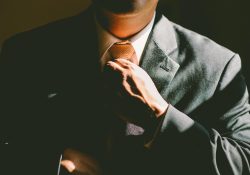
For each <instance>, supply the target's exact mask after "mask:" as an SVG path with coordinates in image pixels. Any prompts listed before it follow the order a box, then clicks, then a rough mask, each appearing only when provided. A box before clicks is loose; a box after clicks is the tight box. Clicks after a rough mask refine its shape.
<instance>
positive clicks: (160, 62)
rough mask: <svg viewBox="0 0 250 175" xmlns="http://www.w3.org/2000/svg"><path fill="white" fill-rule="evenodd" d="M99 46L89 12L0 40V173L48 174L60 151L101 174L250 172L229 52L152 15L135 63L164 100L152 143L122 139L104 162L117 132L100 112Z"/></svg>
mask: <svg viewBox="0 0 250 175" xmlns="http://www.w3.org/2000/svg"><path fill="white" fill-rule="evenodd" d="M97 46H98V44H97V36H96V30H95V22H94V18H93V14H92V9H91V8H90V9H89V10H87V11H86V12H84V13H82V14H80V15H78V16H74V17H71V18H68V19H64V20H61V21H58V22H54V23H51V24H48V25H46V26H43V27H40V28H38V29H34V30H32V31H28V32H25V33H22V34H18V35H16V36H14V37H12V38H11V39H9V40H8V41H7V42H6V43H5V44H4V46H3V48H2V51H1V60H0V81H1V87H0V90H1V91H0V102H1V106H0V107H1V111H0V112H1V121H2V122H1V123H0V126H1V127H0V131H1V132H0V137H1V139H3V140H5V141H7V142H8V143H9V144H8V145H4V144H2V143H1V144H2V145H1V154H2V155H4V156H0V157H1V158H0V159H1V161H3V162H4V167H5V168H6V167H7V168H6V169H8V173H6V174H14V172H19V174H23V173H25V174H29V172H30V174H34V173H32V171H33V170H34V171H36V172H37V170H38V169H39V170H38V172H37V173H38V174H39V173H40V174H44V173H46V174H55V172H56V167H55V165H56V164H57V161H58V158H59V155H60V153H61V151H62V150H63V148H65V147H75V148H78V149H80V150H83V151H84V152H87V153H89V154H91V155H93V157H96V158H97V159H98V160H100V162H102V164H103V167H104V169H105V171H107V172H108V173H107V174H109V173H110V174H112V173H113V174H173V175H178V174H209V175H213V174H218V175H219V174H220V175H230V174H234V175H239V174H250V166H249V163H250V150H249V149H250V115H249V109H250V107H249V104H248V98H249V97H248V91H247V87H246V84H245V82H244V78H243V77H242V74H241V62H240V57H239V56H238V55H237V54H235V53H233V52H231V51H229V50H228V49H226V48H223V47H222V46H220V45H218V44H216V43H215V42H213V41H211V40H210V39H208V38H206V37H204V36H201V35H199V34H197V33H194V32H192V31H189V30H187V29H185V28H183V27H181V26H179V25H177V24H174V23H172V22H170V21H169V20H168V19H167V18H165V17H164V16H162V15H161V14H160V13H157V14H156V19H155V24H154V27H153V30H152V32H151V34H150V36H149V39H148V41H147V44H146V48H145V50H144V53H143V55H142V60H141V62H140V67H142V68H143V69H144V70H145V71H146V72H147V73H148V74H149V75H150V77H151V78H152V80H153V81H154V83H155V85H156V87H157V89H158V90H159V92H160V93H161V95H162V97H163V98H164V99H165V100H166V101H167V102H169V103H170V104H171V105H170V107H169V109H168V111H167V114H166V116H165V118H164V121H163V124H162V126H161V128H160V132H159V133H158V135H157V136H156V139H155V140H154V142H153V144H152V147H151V148H150V149H145V148H144V147H143V144H142V145H140V142H139V141H138V144H137V140H142V142H143V137H141V136H134V137H131V138H130V139H128V141H124V140H126V139H127V138H126V137H124V140H123V139H121V140H119V141H118V142H119V144H120V145H123V146H118V147H116V149H115V151H114V153H113V154H114V155H113V156H112V158H111V159H112V160H109V159H106V158H105V157H106V151H105V148H104V146H103V145H104V144H103V143H104V142H105V139H106V135H107V133H110V132H113V131H114V130H115V131H116V133H115V134H117V135H119V134H122V132H123V131H122V129H121V128H122V124H121V128H119V127H120V125H119V121H116V119H114V117H110V116H109V114H110V113H109V111H107V110H106V108H105V104H106V101H107V99H106V98H104V97H105V93H104V91H103V89H102V84H101V81H100V79H101V78H102V75H101V73H100V65H99V58H98V47H97ZM119 132H120V133H119ZM130 141H131V142H130ZM134 141H135V142H134ZM125 142H126V143H125ZM130 143H131V145H130ZM119 144H118V145H119ZM124 145H126V147H125V146H124ZM16 161H18V162H19V163H16ZM27 161H28V162H29V163H30V165H29V167H31V169H30V170H28V171H27ZM109 161H110V162H111V163H109ZM2 165H3V164H2ZM2 165H1V166H2ZM25 165H26V166H25ZM12 167H16V168H12ZM4 171H5V170H4ZM20 172H21V173H20ZM117 172H119V173H117Z"/></svg>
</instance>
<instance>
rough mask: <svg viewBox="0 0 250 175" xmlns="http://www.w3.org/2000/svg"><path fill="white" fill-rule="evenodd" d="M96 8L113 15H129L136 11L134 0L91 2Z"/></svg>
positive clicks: (95, 0)
mask: <svg viewBox="0 0 250 175" xmlns="http://www.w3.org/2000/svg"><path fill="white" fill-rule="evenodd" d="M93 1H94V3H95V4H96V5H97V7H99V8H102V9H105V10H107V11H109V12H112V13H115V14H131V13H135V12H136V11H137V10H138V9H137V8H138V7H137V5H136V3H135V1H134V0H93Z"/></svg>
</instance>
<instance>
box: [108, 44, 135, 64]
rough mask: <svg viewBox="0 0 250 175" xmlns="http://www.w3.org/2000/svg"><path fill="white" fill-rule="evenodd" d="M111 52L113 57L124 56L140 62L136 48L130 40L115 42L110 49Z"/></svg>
mask: <svg viewBox="0 0 250 175" xmlns="http://www.w3.org/2000/svg"><path fill="white" fill-rule="evenodd" d="M109 54H110V56H111V57H112V59H117V58H124V59H128V60H130V61H131V62H133V63H135V64H138V63H137V62H138V61H137V58H136V53H135V49H134V47H133V46H132V44H131V43H130V42H129V41H122V42H116V43H114V44H113V45H112V46H111V47H110V49H109Z"/></svg>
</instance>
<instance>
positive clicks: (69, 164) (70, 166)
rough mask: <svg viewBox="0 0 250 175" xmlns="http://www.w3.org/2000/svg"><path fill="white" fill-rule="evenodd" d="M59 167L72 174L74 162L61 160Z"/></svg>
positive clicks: (74, 167)
mask: <svg viewBox="0 0 250 175" xmlns="http://www.w3.org/2000/svg"><path fill="white" fill-rule="evenodd" d="M61 165H62V166H63V167H64V168H66V170H68V172H70V173H72V172H73V171H75V169H76V166H75V164H74V162H72V161H71V160H62V161H61Z"/></svg>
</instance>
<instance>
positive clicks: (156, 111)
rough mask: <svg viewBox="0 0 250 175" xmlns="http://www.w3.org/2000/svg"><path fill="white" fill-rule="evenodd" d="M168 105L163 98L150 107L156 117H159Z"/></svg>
mask: <svg viewBox="0 0 250 175" xmlns="http://www.w3.org/2000/svg"><path fill="white" fill-rule="evenodd" d="M168 105H169V104H168V103H167V102H166V101H165V100H161V101H160V102H159V103H156V104H154V105H153V106H152V108H151V109H152V110H153V111H154V114H155V116H156V118H159V117H161V116H163V115H164V114H165V113H166V111H167V109H168Z"/></svg>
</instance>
